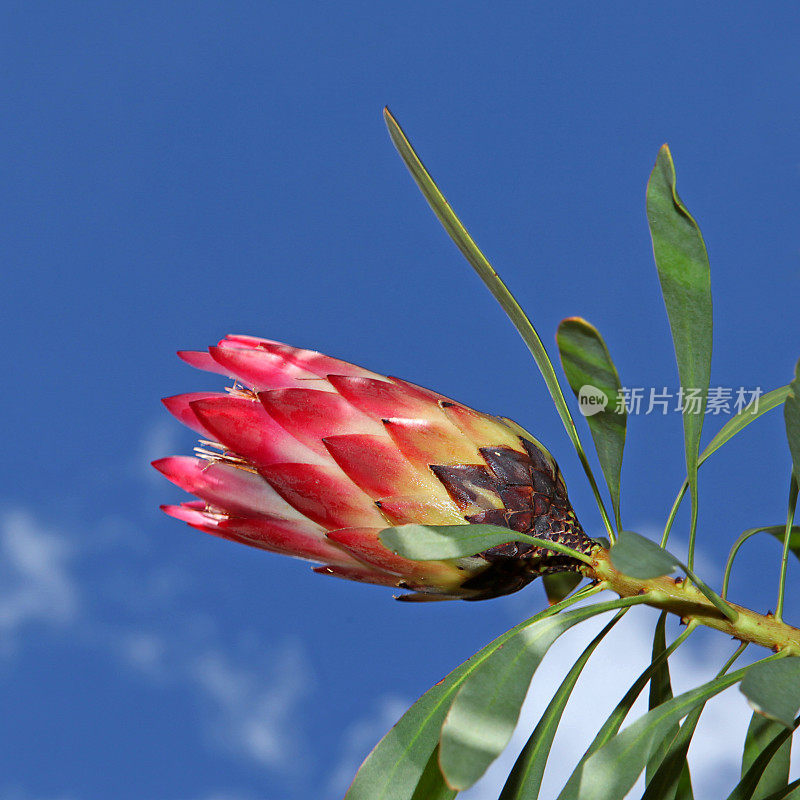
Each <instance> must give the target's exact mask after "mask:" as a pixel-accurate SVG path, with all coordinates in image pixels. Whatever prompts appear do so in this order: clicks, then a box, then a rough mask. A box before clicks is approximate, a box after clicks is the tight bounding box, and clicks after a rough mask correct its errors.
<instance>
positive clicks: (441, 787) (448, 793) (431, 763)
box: [411, 745, 458, 800]
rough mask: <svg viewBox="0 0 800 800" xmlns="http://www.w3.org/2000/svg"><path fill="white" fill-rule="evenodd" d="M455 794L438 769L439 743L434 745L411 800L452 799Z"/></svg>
mask: <svg viewBox="0 0 800 800" xmlns="http://www.w3.org/2000/svg"><path fill="white" fill-rule="evenodd" d="M457 794H458V792H457V791H456V790H455V789H451V788H450V787H449V786H448V785H447V783H446V782H445V779H444V775H442V771H441V770H440V769H439V745H436V747H435V748H434V749H433V752H432V753H431V757H430V758H429V759H428V763H427V764H426V765H425V769H424V771H423V772H422V776H421V777H420V779H419V783H418V784H417V787H416V789H415V790H414V794H413V796H412V798H411V800H452V798H454V797H455V796H456V795H457Z"/></svg>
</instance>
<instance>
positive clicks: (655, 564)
mask: <svg viewBox="0 0 800 800" xmlns="http://www.w3.org/2000/svg"><path fill="white" fill-rule="evenodd" d="M609 553H610V557H611V563H612V564H613V565H614V567H616V569H618V570H619V571H620V572H622V573H623V574H625V575H630V576H631V577H632V578H639V579H640V580H649V579H650V578H658V577H660V576H662V575H669V574H670V573H671V572H673V571H674V570H675V569H676V568H677V567H680V568H681V569H682V570H683V571H684V572H685V573H686V575H687V577H688V578H690V579H691V580H692V582H693V583H694V584H695V585H696V586H697V588H698V589H699V590H700V591H701V592H702V593H703V594H704V595H705V596H706V597H707V598H708V599H709V601H710V602H711V603H712V604H713V605H714V606H715V607H716V608H717V609H719V611H721V612H722V613H723V614H724V615H725V616H726V617H728V619H730V620H732V621H734V622H735V621H736V619H737V617H738V612H737V611H736V609H735V608H733V607H732V606H730V605H729V604H728V603H726V602H725V601H724V600H723V599H722V598H721V597H720V596H719V595H718V594H717V593H716V592H714V591H713V590H712V589H710V588H709V587H708V586H707V585H706V584H705V583H704V582H703V581H701V580H700V578H698V577H697V575H695V574H694V572H693V571H692V570H691V569H689V567H688V566H687V565H686V564H684V563H682V562H681V561H678V559H677V558H675V556H673V555H672V553H668V552H667V551H666V550H664V549H663V548H662V547H659V546H658V545H657V544H656V543H655V542H653V541H651V540H650V539H646V538H645V537H644V536H640V535H639V534H638V533H633V531H622V533H621V534H620V536H619V539H618V540H617V541H616V543H615V544H614V545H613V546H612V548H611V550H610V551H609Z"/></svg>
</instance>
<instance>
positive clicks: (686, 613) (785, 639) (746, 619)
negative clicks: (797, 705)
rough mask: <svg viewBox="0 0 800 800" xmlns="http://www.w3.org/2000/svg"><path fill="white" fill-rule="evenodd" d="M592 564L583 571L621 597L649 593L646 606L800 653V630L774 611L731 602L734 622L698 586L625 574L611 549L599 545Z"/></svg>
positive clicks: (582, 567)
mask: <svg viewBox="0 0 800 800" xmlns="http://www.w3.org/2000/svg"><path fill="white" fill-rule="evenodd" d="M590 562H591V563H589V564H582V565H581V567H580V571H581V572H582V573H583V574H584V575H585V576H586V577H587V578H591V579H593V580H596V581H599V582H601V583H603V584H605V586H606V587H607V588H608V589H610V590H611V591H613V592H616V593H617V594H618V595H619V596H620V597H635V596H638V595H644V594H646V595H648V597H649V599H648V600H647V601H646V604H647V605H650V606H653V607H654V608H658V609H661V610H662V611H668V612H670V613H672V614H676V615H677V616H679V617H680V618H681V621H683V622H685V623H688V622H690V621H694V622H696V623H697V624H699V625H705V626H706V627H709V628H714V629H716V630H718V631H722V632H723V633H727V634H729V635H730V636H732V637H733V638H734V639H738V640H739V641H741V642H752V643H753V644H757V645H761V646H762V647H768V648H770V649H771V650H774V651H775V652H776V653H777V652H781V651H783V652H785V653H786V654H787V655H796V656H800V629H798V628H795V627H793V626H791V625H787V624H786V623H785V622H782V621H779V620H777V619H776V618H775V617H774V616H773V615H772V614H758V613H756V612H755V611H751V610H750V609H748V608H743V607H742V606H738V605H736V604H735V603H730V605H732V606H733V607H734V608H735V609H736V611H737V612H739V613H738V617H737V619H736V621H735V622H732V621H731V620H729V619H728V618H727V617H725V616H724V615H723V614H722V613H721V612H720V611H719V610H718V609H717V608H716V607H715V606H714V605H712V603H711V602H710V601H709V600H708V598H707V597H706V596H705V595H704V594H703V593H702V592H700V590H699V589H697V588H696V587H695V586H693V585H691V584H690V583H688V582H686V581H683V580H681V579H680V578H678V579H674V578H670V577H669V576H666V575H665V576H662V577H660V578H649V579H646V580H645V579H640V578H632V577H631V576H629V575H624V574H623V573H621V572H620V571H619V570H617V569H616V568H615V567H614V565H613V564H612V563H611V559H610V557H609V552H608V550H606V549H604V548H602V547H598V548H596V549H595V550H594V551H593V552H592V554H591V557H590Z"/></svg>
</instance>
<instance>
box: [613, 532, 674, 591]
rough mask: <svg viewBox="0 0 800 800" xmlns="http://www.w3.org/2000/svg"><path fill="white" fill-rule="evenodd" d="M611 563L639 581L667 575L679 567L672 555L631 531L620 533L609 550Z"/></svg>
mask: <svg viewBox="0 0 800 800" xmlns="http://www.w3.org/2000/svg"><path fill="white" fill-rule="evenodd" d="M610 557H611V563H612V564H613V565H614V567H616V569H618V570H619V571H620V572H622V573H623V574H625V575H630V576H631V577H632V578H639V579H640V580H649V579H650V578H659V577H661V576H662V575H669V574H670V573H672V572H674V571H675V570H676V569H677V568H678V567H679V566H680V565H681V562H680V561H678V559H677V558H675V556H673V555H672V553H668V552H667V551H666V550H664V549H663V548H661V547H659V546H658V545H657V544H656V543H655V542H654V541H651V540H650V539H647V538H645V537H644V536H640V535H639V534H638V533H633V531H622V532H621V533H620V535H619V538H618V539H617V541H616V542H615V543H614V545H613V546H612V547H611V550H610Z"/></svg>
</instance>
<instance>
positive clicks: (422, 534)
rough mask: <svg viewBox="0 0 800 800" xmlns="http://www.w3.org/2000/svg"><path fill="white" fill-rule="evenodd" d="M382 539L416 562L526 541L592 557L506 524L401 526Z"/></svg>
mask: <svg viewBox="0 0 800 800" xmlns="http://www.w3.org/2000/svg"><path fill="white" fill-rule="evenodd" d="M379 537H380V540H381V542H383V544H384V545H385V546H386V547H388V548H389V549H390V550H391V551H393V552H394V553H397V554H398V555H401V556H403V557H404V558H410V559H411V560H412V561H438V560H440V559H447V558H466V557H467V556H472V555H475V554H476V553H481V552H483V551H484V550H488V549H489V548H490V547H497V546H498V545H501V544H507V543H508V542H524V543H526V544H534V545H537V546H538V547H546V548H547V549H548V550H552V551H554V552H557V553H563V554H564V555H567V556H572V557H573V558H577V559H578V560H580V561H587V562H588V561H589V558H588V556H586V555H584V554H583V553H580V552H578V551H577V550H573V549H572V548H571V547H567V546H566V545H563V544H561V543H560V542H551V541H550V540H549V539H539V538H537V537H536V536H528V535H527V534H526V533H517V532H516V531H512V530H510V529H509V528H504V527H503V526H502V525H477V524H476V525H466V524H465V525H416V524H413V523H412V524H410V525H398V526H397V527H395V528H385V529H384V530H382V531H381V532H380V534H379Z"/></svg>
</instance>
